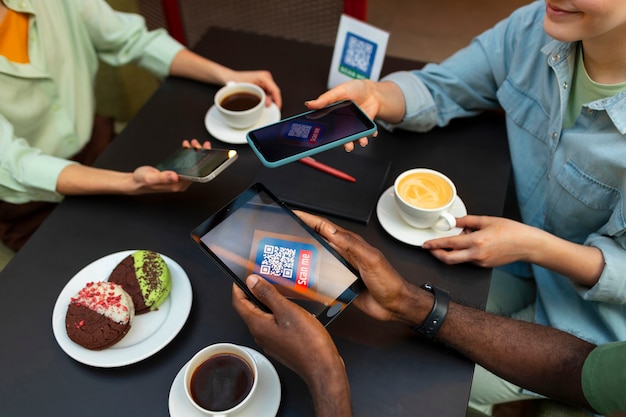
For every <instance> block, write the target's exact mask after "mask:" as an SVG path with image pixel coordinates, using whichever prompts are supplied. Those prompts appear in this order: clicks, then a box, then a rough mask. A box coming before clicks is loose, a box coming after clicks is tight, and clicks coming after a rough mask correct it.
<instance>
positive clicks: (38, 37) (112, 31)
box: [0, 0, 183, 203]
mask: <svg viewBox="0 0 626 417" xmlns="http://www.w3.org/2000/svg"><path fill="white" fill-rule="evenodd" d="M4 3H5V5H6V6H7V7H9V8H10V9H13V10H16V11H19V12H26V13H30V14H31V15H32V16H31V19H30V24H29V38H28V48H29V50H28V52H29V57H30V63H29V64H16V63H12V62H9V61H8V60H7V59H5V58H4V57H3V56H0V199H1V200H4V201H8V202H12V203H24V202H28V201H59V200H61V198H62V196H61V195H60V194H58V193H57V192H56V191H55V190H56V183H57V178H58V176H59V173H60V172H61V170H63V168H65V167H66V166H67V165H68V164H71V163H72V162H71V161H68V160H67V159H66V158H70V157H72V156H74V155H76V154H77V153H78V152H79V151H80V150H81V149H82V148H83V146H84V145H85V144H86V143H87V142H88V141H89V139H90V137H91V129H92V124H93V115H94V112H95V97H94V82H95V81H94V80H95V75H96V72H97V70H98V60H99V59H101V60H102V61H104V62H107V63H108V64H111V65H114V66H119V65H123V64H127V63H129V62H136V63H137V64H138V65H140V66H142V67H144V68H146V69H148V70H150V71H151V72H153V73H154V74H155V75H157V76H160V77H164V76H166V75H167V74H168V72H169V68H170V64H171V62H172V60H173V59H174V56H175V55H176V54H177V53H178V52H179V51H180V50H181V49H182V48H183V46H182V45H181V44H179V43H178V42H176V41H175V40H174V39H172V38H171V37H170V36H169V35H168V34H167V32H165V31H164V30H162V29H160V30H156V31H152V32H149V31H148V30H147V29H146V26H145V22H144V19H143V18H142V17H141V16H139V15H136V14H128V13H121V12H116V11H114V10H112V9H111V8H110V6H109V5H108V4H107V3H106V2H105V1H104V0H88V1H85V0H53V1H49V0H45V1H34V0H4Z"/></svg>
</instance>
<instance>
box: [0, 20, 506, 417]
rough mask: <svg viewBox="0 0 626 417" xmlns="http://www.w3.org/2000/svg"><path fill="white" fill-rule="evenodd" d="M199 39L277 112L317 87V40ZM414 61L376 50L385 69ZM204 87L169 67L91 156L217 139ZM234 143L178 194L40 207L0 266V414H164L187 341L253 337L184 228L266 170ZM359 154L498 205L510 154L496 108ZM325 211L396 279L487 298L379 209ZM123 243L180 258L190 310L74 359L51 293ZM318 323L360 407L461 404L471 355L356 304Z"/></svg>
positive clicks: (455, 410) (486, 207) (481, 206)
mask: <svg viewBox="0 0 626 417" xmlns="http://www.w3.org/2000/svg"><path fill="white" fill-rule="evenodd" d="M196 50H197V51H198V52H199V53H201V54H202V55H205V56H208V57H210V58H212V59H214V60H216V61H218V62H221V63H223V64H225V65H228V66H230V67H233V68H235V69H257V68H258V69H269V70H271V71H272V73H273V75H274V77H275V79H276V81H277V82H278V84H279V85H280V86H281V89H282V93H283V97H284V105H283V108H282V116H283V117H286V116H290V115H293V114H296V113H300V112H302V111H304V110H305V108H304V105H303V102H304V101H305V100H307V99H310V98H314V97H316V96H317V95H318V94H319V93H321V92H323V91H324V90H325V89H326V82H327V77H328V69H329V65H330V60H331V55H332V48H329V47H324V46H317V45H311V44H306V43H300V42H296V41H290V40H284V39H278V38H271V37H265V36H258V35H251V34H244V33H239V32H231V31H227V30H220V29H212V30H210V31H209V32H208V33H207V36H206V37H205V38H204V39H203V40H202V41H201V42H200V43H199V45H198V46H197V47H196ZM419 66H421V64H419V63H416V62H410V61H405V60H401V59H393V58H388V59H387V60H386V62H385V65H384V67H383V74H386V73H389V72H391V71H394V70H404V69H407V70H408V69H413V68H417V67H419ZM216 91H217V87H216V86H211V85H204V84H201V83H197V82H193V81H189V80H183V79H177V78H168V79H166V80H165V82H164V83H163V85H162V86H161V87H160V88H159V90H158V91H157V92H156V94H155V95H154V96H153V97H152V98H151V100H150V101H149V102H148V103H147V105H146V106H145V107H144V108H143V109H142V110H141V111H140V112H139V114H138V115H137V117H136V118H135V119H134V120H132V121H131V123H129V125H128V126H127V128H126V129H125V130H124V131H123V132H122V134H120V136H119V137H118V138H117V139H116V141H115V142H114V143H113V144H112V145H111V146H110V148H109V149H108V150H107V151H106V152H105V154H104V155H103V156H102V157H101V158H100V159H99V160H98V162H97V165H98V166H101V167H107V168H114V169H122V170H133V169H134V168H135V167H136V166H139V165H143V164H156V163H157V162H158V161H159V160H161V159H162V158H163V157H165V156H166V155H167V154H168V153H170V152H171V151H173V150H174V149H175V148H176V147H178V146H179V144H180V141H181V139H184V138H198V139H200V140H212V141H213V143H214V144H215V146H218V144H219V145H223V144H221V143H220V142H218V141H216V140H215V139H214V138H211V137H210V135H209V134H208V133H207V131H206V129H205V127H204V122H203V120H204V115H205V113H206V111H207V109H208V108H209V107H210V105H211V104H212V99H213V95H214V93H215V92H216ZM233 146H234V147H235V148H236V149H237V150H238V151H239V153H240V160H238V161H237V162H236V165H233V167H231V168H229V169H228V170H226V171H225V172H224V173H223V174H221V175H220V176H218V177H217V178H216V179H215V180H213V181H211V182H209V183H207V184H194V185H193V186H192V187H191V188H190V189H189V190H188V191H187V192H185V193H182V194H165V195H148V196H133V197H130V196H89V197H70V198H67V199H66V200H65V201H64V202H63V203H62V204H60V206H59V207H58V208H57V209H56V210H55V211H54V212H53V213H52V215H51V216H50V217H49V219H48V220H47V221H46V222H45V223H44V224H43V225H42V226H41V228H40V229H39V230H38V232H37V233H36V234H35V235H34V236H33V238H32V239H31V240H30V241H29V242H28V244H27V245H26V246H25V247H24V248H23V250H22V251H20V252H19V253H18V254H17V255H16V256H15V258H14V259H13V261H12V262H11V263H10V264H9V265H8V266H7V267H6V268H5V269H4V270H3V271H2V272H1V274H0V283H2V288H3V290H2V292H0V317H4V324H3V326H2V327H3V333H2V341H1V342H0V370H1V372H0V415H2V416H82V415H90V416H108V417H110V416H112V415H141V416H151V417H158V416H167V415H169V412H168V394H169V390H170V387H171V384H172V381H173V380H174V377H175V376H176V374H177V373H178V371H179V370H180V368H181V367H182V366H183V364H184V363H185V362H186V361H187V360H188V359H190V358H191V356H193V354H194V353H195V352H196V351H198V350H200V349H201V348H203V347H205V346H207V345H209V344H212V343H216V342H233V343H238V344H242V345H245V346H249V347H252V348H256V349H259V347H258V346H256V344H255V343H254V340H253V339H252V337H251V336H250V334H249V333H248V330H247V328H246V327H245V325H244V324H243V322H242V321H241V320H240V318H239V317H238V316H237V314H236V313H235V311H234V310H233V308H232V306H231V281H230V279H229V278H228V277H227V276H226V275H225V274H224V273H223V272H222V271H221V270H220V269H219V268H218V267H217V265H215V264H214V263H212V262H211V261H210V260H209V258H208V257H207V256H206V255H205V254H203V253H202V252H201V250H200V249H199V248H198V247H197V246H196V244H195V243H194V242H193V241H192V239H191V238H190V231H191V230H192V229H193V228H194V227H195V226H197V225H198V224H199V223H201V222H202V221H203V220H204V219H205V218H206V217H208V216H209V215H211V214H212V213H213V212H215V211H216V210H217V209H219V208H220V207H222V206H223V205H224V204H226V203H227V202H228V201H230V200H231V199H232V198H233V197H235V196H236V195H237V194H239V193H240V192H241V191H243V190H244V189H245V188H247V187H248V185H249V184H250V183H251V182H252V181H253V178H254V177H255V175H256V174H257V173H258V172H259V170H260V169H261V168H262V166H261V164H260V163H259V161H258V160H257V159H256V157H255V156H254V155H253V154H252V152H251V150H250V149H249V148H248V147H247V145H233ZM220 147H224V146H220ZM227 147H231V146H230V145H227ZM338 151H341V152H343V151H342V150H338ZM355 152H356V153H358V154H361V155H366V156H375V157H377V158H384V159H387V160H389V161H391V168H390V172H389V175H388V177H387V179H386V185H385V187H386V186H389V185H391V184H392V182H393V178H395V176H396V175H398V174H399V173H400V172H402V171H403V170H405V169H408V168H413V167H417V166H427V167H431V168H434V169H439V170H441V171H443V172H445V173H446V174H448V175H449V176H450V177H451V178H452V179H453V180H454V181H455V182H456V185H457V188H458V192H459V195H460V196H461V197H462V198H463V201H464V203H465V205H466V206H467V209H468V211H469V212H470V213H473V214H487V215H500V214H501V213H502V210H503V205H504V201H505V194H506V189H507V184H508V178H509V172H510V162H509V158H508V148H507V144H506V133H505V128H504V124H503V120H502V119H501V117H499V116H498V115H496V114H485V115H482V116H479V117H475V118H472V119H466V120H458V121H455V122H454V123H452V124H451V125H450V126H447V127H445V128H436V129H434V130H432V131H431V132H428V133H419V134H418V133H411V132H406V131H395V132H393V133H390V132H387V131H384V130H381V131H380V135H379V137H378V138H377V139H375V140H373V141H371V144H370V145H369V146H368V147H367V148H365V149H357V150H356V151H355ZM320 197H323V196H320ZM331 219H332V220H334V221H336V222H337V223H338V224H340V225H342V226H344V227H347V228H350V229H352V230H354V231H355V232H357V233H360V234H361V235H363V236H364V237H365V238H366V239H367V240H368V241H369V242H370V243H371V244H372V245H374V246H376V247H378V248H380V249H381V250H382V251H383V252H384V253H385V254H386V255H387V257H388V258H389V260H390V261H391V263H392V264H393V265H394V266H395V268H396V269H397V270H398V271H399V272H400V273H401V274H402V275H403V276H404V277H405V278H406V279H408V280H410V281H413V282H415V283H417V284H421V283H423V282H425V281H431V282H433V283H435V284H437V285H439V286H441V287H444V288H446V289H448V290H449V291H450V293H451V296H452V297H453V298H454V299H456V300H459V301H462V302H464V303H467V304H470V305H474V306H477V307H479V308H480V307H483V306H484V302H485V299H486V294H487V290H488V286H489V278H490V271H489V270H487V269H482V268H479V267H476V266H473V265H457V266H446V265H443V264H441V263H440V262H438V261H437V260H436V259H434V258H433V257H432V256H431V255H430V254H429V253H428V252H426V251H424V250H422V249H420V248H418V247H413V246H409V245H406V244H403V243H401V242H399V241H397V240H395V239H394V238H392V237H391V236H389V235H388V234H387V233H386V232H385V231H384V229H383V228H382V227H381V225H380V223H379V222H378V219H377V218H376V216H375V215H373V216H372V219H371V220H370V222H369V223H368V224H367V225H366V224H361V223H357V222H354V221H349V220H344V219H341V218H332V217H331ZM128 249H151V250H155V251H158V252H160V253H163V254H165V255H167V256H168V257H170V258H172V259H173V260H175V261H176V262H177V263H178V264H180V265H181V266H182V268H183V269H184V270H185V271H186V273H187V274H188V276H189V279H190V281H191V285H192V288H193V304H192V309H191V313H190V315H189V318H188V320H187V322H186V323H185V325H184V327H183V329H182V330H181V332H180V333H179V334H178V336H177V337H175V338H174V339H173V341H172V342H171V343H169V344H168V345H167V346H166V347H164V348H163V349H162V350H160V351H159V352H158V353H156V354H154V355H153V356H151V357H149V358H147V359H145V360H143V361H140V362H138V363H134V364H131V365H127V366H124V367H118V368H98V367H91V366H88V365H84V364H82V363H79V362H77V361H75V360H74V359H72V358H70V357H69V356H68V355H66V354H65V353H64V352H63V351H62V350H61V348H60V347H59V345H58V344H57V342H56V340H55V338H54V335H53V332H52V326H51V316H52V310H53V307H54V304H55V302H56V300H57V297H58V296H59V293H60V292H61V290H62V289H63V287H64V286H65V284H66V283H67V282H68V281H69V280H70V279H71V278H72V277H73V276H74V275H75V274H76V273H77V272H78V271H79V270H81V269H82V268H83V267H84V266H86V265H87V264H89V263H91V262H92V261H94V260H96V259H99V258H101V257H103V256H106V255H108V254H111V253H114V252H119V251H122V250H128ZM329 331H330V332H331V334H332V336H333V338H334V340H335V341H336V343H337V346H338V349H339V351H340V352H341V354H342V355H343V358H344V360H345V363H346V367H347V372H348V376H349V378H350V384H351V387H352V402H353V408H354V414H355V415H356V416H408V415H424V416H446V417H453V416H463V415H464V413H465V408H466V404H467V398H468V395H469V388H470V384H471V377H472V372H473V364H472V363H470V362H469V361H467V360H466V359H465V358H463V357H461V356H460V355H458V354H457V353H455V352H453V351H451V350H449V349H447V348H445V347H443V346H441V345H438V344H436V343H432V342H430V341H427V340H425V339H423V338H421V337H418V336H416V335H414V334H412V333H411V332H410V331H409V330H408V329H406V328H405V327H404V326H401V325H399V324H392V323H379V322H376V321H374V320H372V319H370V318H368V317H366V316H365V315H363V314H362V313H360V312H359V311H358V310H357V309H356V308H354V307H349V308H348V309H347V310H346V311H345V312H344V313H343V314H342V315H341V316H340V317H338V318H337V319H336V320H335V321H334V322H333V323H331V324H330V326H329ZM311 360H315V358H311ZM272 362H273V363H274V365H275V367H276V369H277V370H278V373H279V376H280V379H281V383H282V400H281V405H280V409H279V413H278V415H279V416H307V415H313V411H312V400H311V397H310V394H309V392H308V390H307V387H306V385H305V384H304V383H303V382H302V380H300V378H299V377H298V376H297V375H295V374H294V373H293V372H291V371H290V370H289V369H287V368H285V367H284V366H282V365H281V364H279V363H277V362H276V361H273V360H272Z"/></svg>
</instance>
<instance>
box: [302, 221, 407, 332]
mask: <svg viewBox="0 0 626 417" xmlns="http://www.w3.org/2000/svg"><path fill="white" fill-rule="evenodd" d="M295 213H296V214H297V215H298V217H300V219H302V220H303V221H304V222H305V223H306V224H307V225H308V226H309V227H311V228H312V229H313V230H315V231H316V232H317V233H319V234H320V235H321V236H322V237H323V238H324V239H326V240H327V241H328V243H329V244H330V245H331V246H332V247H333V248H334V249H335V250H336V251H337V252H339V254H340V255H342V256H343V257H344V258H346V260H347V261H348V262H350V264H352V265H353V266H354V267H355V268H356V269H357V270H358V271H359V274H360V275H361V278H362V279H363V281H364V282H365V286H366V287H367V290H366V291H365V292H362V293H361V294H360V295H359V296H358V297H357V298H356V300H355V301H354V303H355V305H356V306H357V307H358V308H359V309H361V310H363V312H365V313H366V314H368V315H370V316H372V317H373V318H375V319H378V320H397V321H405V319H406V318H405V316H404V313H403V311H404V309H403V307H405V304H406V303H407V301H408V300H409V298H410V297H409V295H408V293H409V291H410V290H409V287H410V284H409V283H407V282H406V281H405V280H404V279H403V278H402V277H401V276H400V275H399V274H398V272H397V271H396V270H395V269H394V268H393V267H392V266H391V264H390V263H389V261H388V260H387V258H385V256H384V255H383V254H382V253H381V252H380V251H379V250H378V249H376V248H374V247H373V246H371V245H369V244H368V243H367V242H365V240H364V239H363V238H362V237H361V236H359V235H357V234H356V233H353V232H350V231H348V230H345V229H342V228H341V227H339V226H337V225H335V224H333V223H331V222H330V221H329V220H327V219H325V218H322V217H319V216H315V215H313V214H310V213H306V212H302V211H296V212H295Z"/></svg>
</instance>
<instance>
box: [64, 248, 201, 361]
mask: <svg viewBox="0 0 626 417" xmlns="http://www.w3.org/2000/svg"><path fill="white" fill-rule="evenodd" d="M133 252H135V250H126V251H122V252H117V253H112V254H110V255H107V256H105V257H103V258H100V259H97V260H95V261H93V262H92V263H90V264H89V265H87V266H85V267H84V268H83V269H81V270H80V271H79V272H78V273H77V274H76V275H74V277H72V279H70V280H69V281H68V283H67V284H66V285H65V287H64V288H63V290H62V291H61V293H60V294H59V297H58V298H57V301H56V303H55V305H54V310H53V311H52V330H53V333H54V337H55V338H56V340H57V343H58V344H59V346H60V347H61V349H63V351H65V353H67V354H68V355H69V356H70V357H72V358H73V359H75V360H77V361H79V362H82V363H84V364H86V365H91V366H96V367H102V368H112V367H118V366H124V365H128V364H131V363H135V362H139V361H141V360H143V359H145V358H147V357H149V356H151V355H153V354H155V353H156V352H158V351H159V350H161V349H162V348H164V347H165V346H166V345H167V344H168V343H169V342H170V341H171V340H172V339H173V338H174V337H175V336H176V335H177V334H178V332H179V331H180V330H181V329H182V327H183V325H184V324H185V322H186V321H187V318H188V317H189V312H190V311H191V303H192V298H193V294H192V289H191V283H190V282H189V277H188V276H187V274H186V273H185V271H184V270H183V268H182V267H181V266H180V265H179V264H178V263H176V262H175V261H174V260H173V259H171V258H169V257H167V256H165V255H163V254H161V256H162V257H163V259H164V260H165V263H166V264H167V266H168V267H169V269H170V273H171V275H172V290H171V292H170V295H169V297H168V298H167V299H166V300H165V302H164V303H163V304H161V305H160V306H159V308H158V310H155V311H151V312H149V313H146V314H141V315H139V316H135V318H134V320H133V325H132V327H131V329H130V331H129V332H128V334H127V335H126V336H124V338H123V339H122V340H120V341H119V342H117V343H116V344H115V345H113V346H111V347H110V348H108V349H104V350H89V349H86V348H84V347H82V346H80V345H78V344H76V343H74V342H73V341H72V340H71V339H70V338H69V336H68V335H67V331H66V330H65V315H66V314H67V306H68V304H69V302H70V297H73V296H74V295H75V294H76V293H77V292H78V291H79V290H80V289H81V288H83V287H84V286H85V284H87V283H88V282H90V281H106V280H107V279H108V277H109V275H110V274H111V271H112V270H113V269H114V268H115V267H116V266H117V264H118V263H119V262H121V261H122V260H123V259H124V258H125V257H126V256H128V255H130V254H131V253H133Z"/></svg>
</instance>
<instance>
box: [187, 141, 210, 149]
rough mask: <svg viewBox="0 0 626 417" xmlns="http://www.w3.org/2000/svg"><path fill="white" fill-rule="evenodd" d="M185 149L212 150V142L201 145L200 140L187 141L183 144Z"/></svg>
mask: <svg viewBox="0 0 626 417" xmlns="http://www.w3.org/2000/svg"><path fill="white" fill-rule="evenodd" d="M182 146H183V148H194V149H211V142H209V141H208V140H207V141H204V142H203V143H200V141H199V140H198V139H191V140H189V139H185V140H183V144H182Z"/></svg>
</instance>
